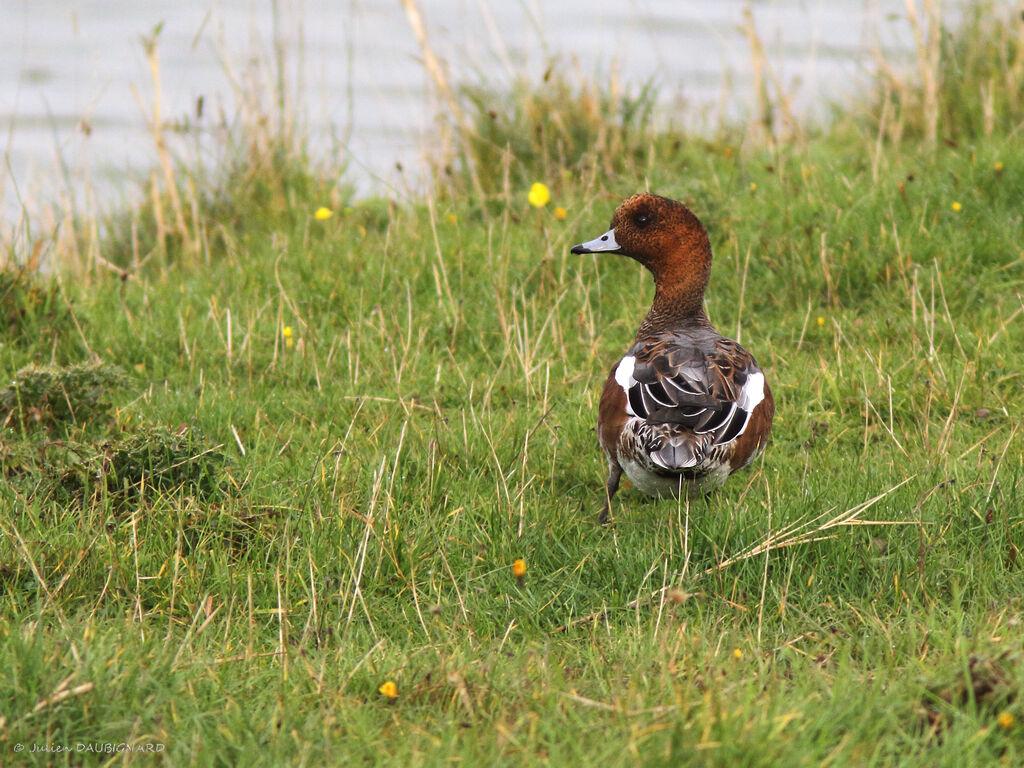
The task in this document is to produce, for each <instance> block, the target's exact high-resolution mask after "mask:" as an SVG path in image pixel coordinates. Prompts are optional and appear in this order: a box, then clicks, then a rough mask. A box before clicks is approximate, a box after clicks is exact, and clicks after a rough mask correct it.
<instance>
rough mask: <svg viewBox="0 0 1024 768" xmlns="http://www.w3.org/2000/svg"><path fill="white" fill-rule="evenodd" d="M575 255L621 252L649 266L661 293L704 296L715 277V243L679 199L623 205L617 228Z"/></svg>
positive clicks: (643, 197) (643, 198) (638, 199)
mask: <svg viewBox="0 0 1024 768" xmlns="http://www.w3.org/2000/svg"><path fill="white" fill-rule="evenodd" d="M572 253H621V254H622V255H623V256H628V257H629V258H631V259H635V260H636V261H639V262H640V263H641V264H643V265H644V266H645V267H647V268H648V269H649V270H650V271H651V273H652V274H653V275H654V280H655V284H656V285H657V286H658V287H659V288H665V289H673V288H684V289H687V290H692V291H697V292H699V293H701V294H703V292H704V287H705V286H706V285H707V281H708V277H709V276H710V274H711V243H710V241H709V240H708V235H707V232H706V231H705V229H704V225H703V224H701V223H700V219H698V218H697V217H696V216H694V215H693V213H692V212H691V211H690V209H689V208H687V207H686V206H685V205H683V204H682V203H680V202H677V201H675V200H669V199H668V198H666V197H659V196H658V195H650V194H639V195H633V196H632V197H630V198H628V199H626V200H624V201H623V203H622V204H621V205H620V206H619V207H618V208H617V209H616V211H615V214H614V215H613V216H612V222H611V229H609V230H608V231H607V232H605V233H604V234H603V235H601V236H600V237H598V238H595V239H594V240H590V241H588V242H585V243H580V244H579V245H575V246H573V248H572Z"/></svg>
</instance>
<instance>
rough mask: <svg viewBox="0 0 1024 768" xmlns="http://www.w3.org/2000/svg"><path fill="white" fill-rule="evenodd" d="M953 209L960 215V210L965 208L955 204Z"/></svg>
mask: <svg viewBox="0 0 1024 768" xmlns="http://www.w3.org/2000/svg"><path fill="white" fill-rule="evenodd" d="M952 208H953V210H954V211H955V212H956V213H960V210H961V209H962V208H963V206H962V205H960V203H953V205H952Z"/></svg>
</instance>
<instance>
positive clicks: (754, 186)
mask: <svg viewBox="0 0 1024 768" xmlns="http://www.w3.org/2000/svg"><path fill="white" fill-rule="evenodd" d="M750 191H751V192H756V191H757V182H756V181H752V182H750Z"/></svg>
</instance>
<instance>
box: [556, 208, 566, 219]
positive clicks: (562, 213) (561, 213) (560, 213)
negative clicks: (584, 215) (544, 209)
mask: <svg viewBox="0 0 1024 768" xmlns="http://www.w3.org/2000/svg"><path fill="white" fill-rule="evenodd" d="M565 217H566V213H565V208H563V207H562V206H558V207H557V208H555V218H556V219H558V220H559V221H565Z"/></svg>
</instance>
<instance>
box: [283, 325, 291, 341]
mask: <svg viewBox="0 0 1024 768" xmlns="http://www.w3.org/2000/svg"><path fill="white" fill-rule="evenodd" d="M281 335H282V336H284V337H285V338H286V339H290V338H291V337H292V327H291V326H290V325H286V326H285V327H284V328H282V329H281Z"/></svg>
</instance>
